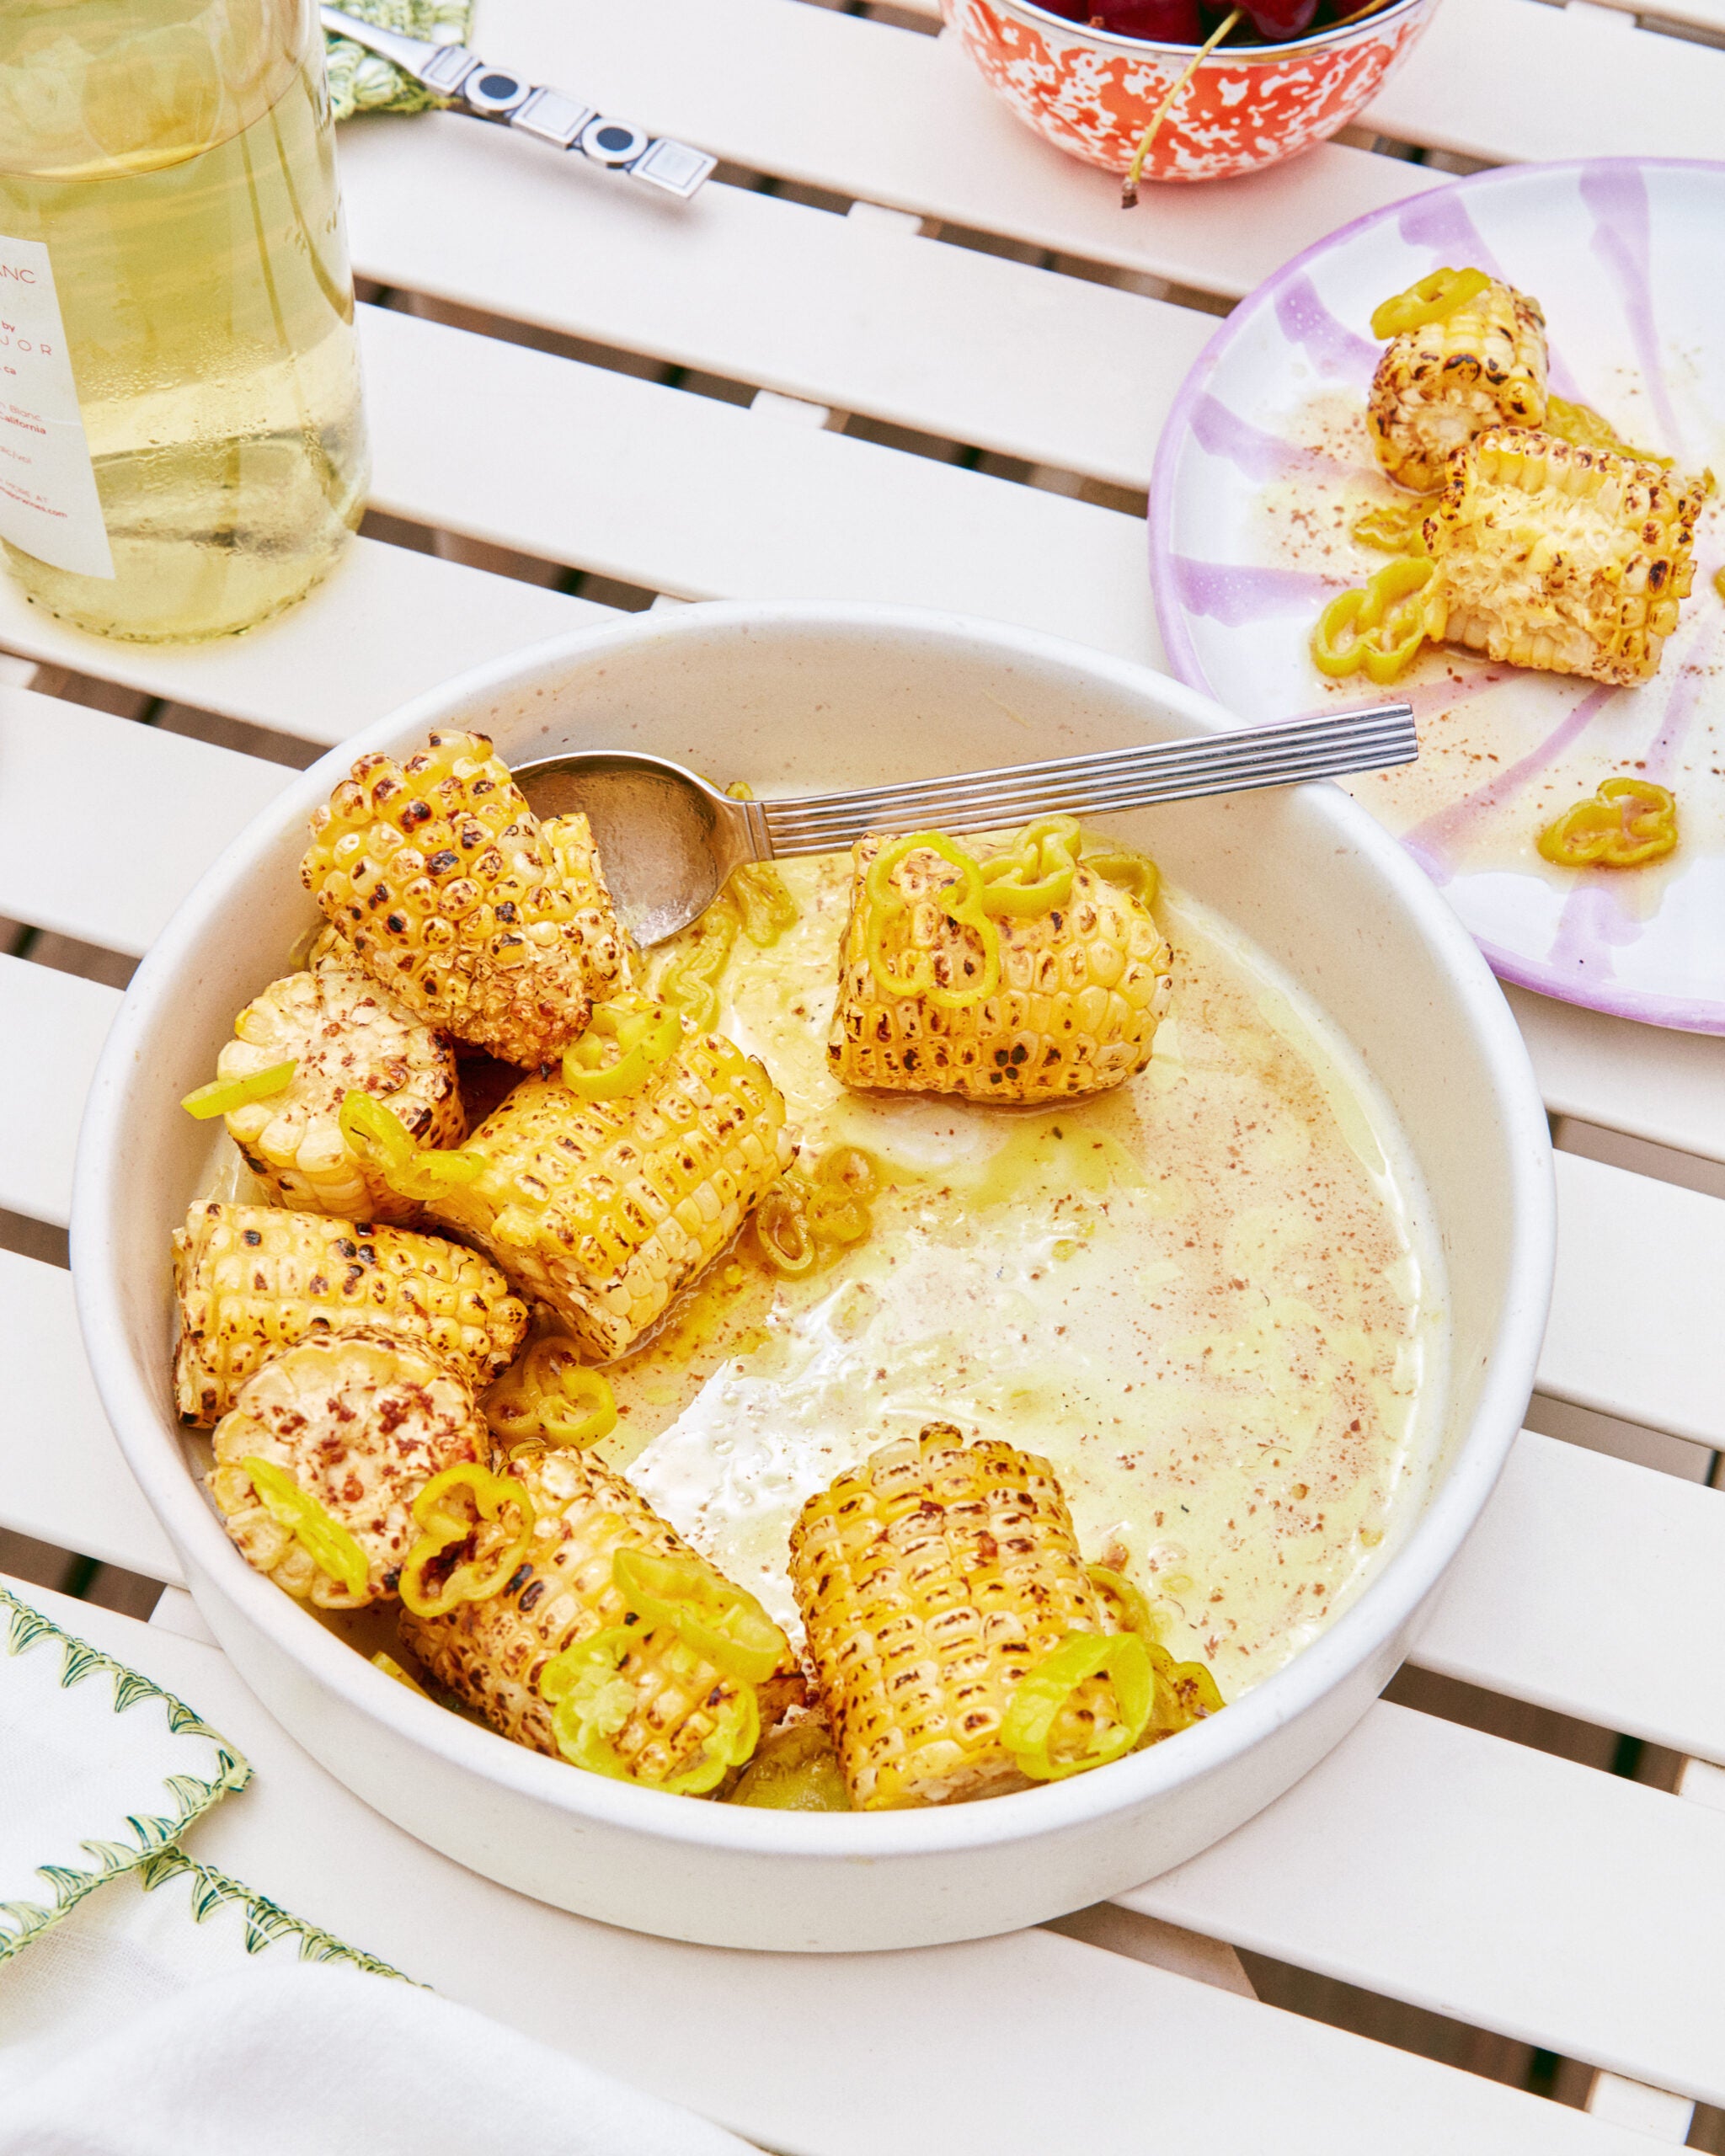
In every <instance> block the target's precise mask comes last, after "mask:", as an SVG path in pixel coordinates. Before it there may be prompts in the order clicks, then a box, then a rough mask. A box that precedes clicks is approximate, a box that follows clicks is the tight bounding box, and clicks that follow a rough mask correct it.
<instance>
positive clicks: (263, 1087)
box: [179, 1061, 300, 1123]
mask: <svg viewBox="0 0 1725 2156" xmlns="http://www.w3.org/2000/svg"><path fill="white" fill-rule="evenodd" d="M299 1067H300V1066H299V1064H298V1062H297V1061H295V1062H293V1063H272V1064H271V1065H270V1068H269V1069H268V1070H254V1071H253V1072H252V1073H251V1074H250V1075H248V1076H247V1077H244V1078H212V1079H211V1081H210V1083H209V1084H208V1085H207V1086H198V1087H197V1088H196V1089H195V1091H192V1092H190V1093H188V1094H187V1095H186V1097H185V1098H184V1100H183V1101H182V1102H180V1104H179V1105H180V1106H181V1107H183V1108H184V1110H185V1112H186V1113H187V1114H188V1115H195V1117H196V1118H197V1119H198V1121H199V1122H200V1123H209V1122H211V1120H213V1118H215V1117H216V1116H218V1115H232V1113H233V1112H234V1110H235V1109H236V1108H243V1107H245V1106H246V1104H247V1102H249V1101H267V1100H268V1099H269V1098H270V1096H271V1095H272V1094H274V1093H285V1092H286V1091H287V1089H288V1087H289V1086H291V1085H292V1083H293V1074H294V1073H295V1071H296V1070H298V1069H299Z"/></svg>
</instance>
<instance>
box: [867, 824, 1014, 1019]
mask: <svg viewBox="0 0 1725 2156" xmlns="http://www.w3.org/2000/svg"><path fill="white" fill-rule="evenodd" d="M921 852H927V853H932V854H934V855H936V856H937V857H938V858H939V859H940V860H942V861H944V862H946V863H947V864H948V867H953V868H956V869H957V870H958V872H959V883H960V884H962V885H963V887H964V888H963V892H962V895H960V896H959V897H958V898H957V899H956V900H955V899H954V896H953V893H954V886H953V885H952V884H950V883H948V885H947V886H946V888H945V889H943V890H941V891H939V892H936V893H933V894H931V896H932V899H933V902H934V904H935V905H937V906H938V907H939V908H940V910H941V911H942V912H943V913H944V914H945V915H946V916H947V918H948V921H953V922H955V923H956V924H957V925H958V926H959V927H961V928H969V929H970V930H972V931H974V932H975V936H976V938H977V940H978V942H980V944H981V946H982V978H981V979H980V981H979V982H977V983H976V985H975V986H974V987H970V988H943V987H942V986H941V985H939V984H938V983H937V981H936V979H935V978H934V961H933V959H932V957H931V956H930V955H929V953H927V951H917V952H913V953H911V955H910V957H909V959H908V961H907V963H906V964H905V969H904V970H903V971H902V972H897V971H895V969H894V968H893V967H892V966H891V965H890V964H889V962H888V959H887V955H886V948H885V943H884V937H885V934H886V931H887V928H888V926H889V924H890V923H891V922H892V921H895V919H896V918H897V917H898V915H900V914H905V913H909V912H910V911H911V900H910V899H907V898H906V897H905V894H904V893H903V892H902V891H899V890H895V889H894V888H893V883H892V873H893V871H894V870H895V868H896V867H898V866H899V864H900V862H903V861H905V860H907V859H908V858H909V857H910V856H911V854H913V853H921ZM984 889H985V886H984V883H983V877H982V869H981V867H980V864H979V863H978V862H975V861H973V860H972V859H971V857H970V856H969V854H968V853H963V852H961V851H959V848H958V847H957V846H954V845H953V842H952V841H951V840H950V839H949V838H945V837H943V835H941V833H940V832H938V831H915V832H913V833H912V834H911V836H910V837H909V838H902V839H895V840H894V841H893V842H892V844H891V845H890V846H883V847H882V849H881V851H879V853H878V854H876V855H875V857H874V858H873V861H872V862H870V863H869V864H868V878H867V879H866V882H865V884H864V890H865V894H866V895H867V898H868V926H867V928H866V929H865V931H864V933H863V948H864V952H865V953H866V955H867V957H868V968H869V971H870V972H871V973H872V974H873V976H874V979H875V981H876V984H877V985H879V987H880V988H882V989H883V990H885V992H886V993H887V995H919V996H921V997H922V998H924V999H925V1001H927V1002H930V1003H932V1004H934V1005H936V1006H937V1007H938V1008H940V1009H941V1010H943V1011H962V1010H966V1009H968V1008H969V1006H971V1005H972V1004H975V1003H983V1002H985V1001H987V999H988V998H989V997H990V996H991V995H993V994H994V992H995V990H996V989H997V988H998V987H999V986H1000V985H1001V936H1000V931H999V930H998V929H997V928H996V926H995V925H994V923H993V922H992V921H991V920H990V919H989V917H988V915H987V914H986V913H985V912H984V910H983V907H982V894H983V890H984Z"/></svg>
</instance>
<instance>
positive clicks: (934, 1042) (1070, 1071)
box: [827, 838, 1173, 1101]
mask: <svg viewBox="0 0 1725 2156" xmlns="http://www.w3.org/2000/svg"><path fill="white" fill-rule="evenodd" d="M880 845H881V841H879V839H877V838H866V839H863V840H861V841H859V842H858V844H857V847H856V850H855V852H854V854H853V857H852V858H853V861H854V863H855V873H854V879H853V881H852V889H851V915H850V919H849V921H848V922H847V923H846V928H845V934H844V939H843V941H842V942H841V944H840V947H839V995H838V1003H837V1006H836V1008H835V1010H834V1012H833V1023H832V1032H831V1034H830V1038H829V1040H828V1043H827V1055H828V1059H829V1060H830V1063H831V1065H832V1068H833V1070H835V1071H836V1074H837V1075H838V1076H839V1077H840V1078H841V1079H842V1080H843V1081H844V1082H845V1083H846V1085H847V1086H883V1087H890V1088H894V1089H897V1090H900V1091H909V1092H921V1093H964V1094H966V1095H968V1096H969V1097H970V1098H971V1099H972V1100H979V1101H1054V1100H1061V1099H1065V1098H1067V1097H1070V1096H1071V1095H1074V1094H1080V1093H1096V1092H1101V1091H1103V1090H1105V1089H1106V1088H1107V1087H1108V1086H1118V1085H1119V1083H1120V1082H1121V1081H1122V1080H1123V1079H1126V1078H1130V1077H1131V1076H1132V1075H1133V1074H1134V1073H1135V1071H1139V1070H1143V1068H1144V1066H1145V1065H1146V1064H1147V1063H1148V1062H1149V1061H1150V1058H1151V1050H1152V1048H1153V1047H1154V1045H1155V1041H1156V1022H1157V1020H1158V1019H1159V1018H1160V1017H1161V1016H1162V1012H1163V1011H1165V1010H1166V1009H1167V1004H1168V998H1169V995H1171V993H1172V978H1171V975H1172V966H1173V957H1172V953H1171V952H1170V951H1169V948H1168V946H1167V942H1165V941H1164V939H1163V937H1162V931H1161V930H1160V929H1159V928H1158V927H1157V926H1156V921H1155V917H1154V916H1153V915H1152V914H1151V911H1150V909H1149V907H1148V906H1146V905H1144V904H1142V903H1141V901H1140V900H1139V899H1136V898H1135V897H1133V896H1132V895H1131V894H1130V893H1129V892H1127V891H1124V890H1122V889H1119V888H1118V887H1117V886H1116V885H1115V884H1113V883H1108V882H1107V881H1105V880H1104V879H1103V878H1102V877H1100V876H1098V875H1097V874H1096V873H1094V871H1093V870H1092V869H1090V868H1087V867H1086V866H1085V865H1084V863H1083V862H1079V864H1078V867H1077V871H1076V876H1075V878H1074V879H1073V884H1072V895H1071V899H1070V900H1069V901H1068V902H1067V904H1065V905H1063V906H1056V907H1055V908H1054V909H1053V910H1052V911H1050V912H1048V913H1044V914H1041V915H1032V916H1025V917H1023V918H1016V919H1015V918H1013V917H1012V916H1011V915H1008V916H1007V917H1005V918H1003V919H1001V921H999V923H998V924H997V925H998V928H999V932H1000V943H1001V985H1000V987H999V989H998V990H997V991H996V994H994V995H991V996H989V997H988V998H987V999H986V1000H985V1001H983V1002H980V1003H975V1004H969V1005H966V1006H961V1007H959V1008H957V1009H948V1008H945V1007H943V1006H941V1005H939V1004H937V1003H934V1002H932V1001H928V1000H927V999H926V998H925V997H922V996H920V995H894V994H892V993H891V992H890V991H889V990H886V989H885V988H884V987H883V986H882V985H881V984H880V983H879V981H878V980H877V979H876V978H875V975H874V972H873V968H872V966H871V965H870V963H869V959H868V950H867V942H868V910H869V900H868V893H867V889H866V879H867V877H868V865H869V863H870V862H872V861H873V859H874V857H875V856H876V854H877V853H878V852H879V851H880ZM950 874H951V872H950V870H949V869H948V867H946V865H945V864H944V863H943V862H942V861H941V860H940V858H939V857H938V856H937V855H936V854H934V853H932V852H929V851H919V852H916V853H912V854H911V855H909V856H908V857H906V859H905V861H903V862H901V863H900V866H899V867H897V869H895V871H894V873H893V883H894V884H895V886H896V888H897V889H898V890H899V891H900V892H901V893H902V894H904V895H905V897H906V898H908V899H911V901H912V903H911V905H910V907H909V908H908V909H907V910H905V912H903V913H900V914H899V915H895V919H894V921H893V923H892V925H891V926H890V928H889V931H888V940H887V942H886V945H885V948H886V951H887V955H888V956H889V958H890V959H891V960H892V961H893V962H894V963H895V965H901V964H902V963H903V961H904V958H905V956H906V955H907V954H911V955H914V954H916V953H927V954H928V955H929V957H930V958H932V963H933V978H934V979H935V980H936V982H937V983H939V984H941V985H952V986H962V985H964V979H965V969H966V967H967V964H971V963H975V952H976V948H977V944H976V938H975V933H974V931H972V930H971V929H969V928H968V927H966V926H963V925H961V924H959V922H956V921H952V920H950V919H948V916H947V915H945V914H944V913H943V911H942V910H941V909H940V907H939V906H938V905H936V904H935V903H934V899H935V897H936V895H937V894H938V893H939V892H940V891H941V890H942V889H943V887H944V886H945V885H946V883H948V881H949V880H950Z"/></svg>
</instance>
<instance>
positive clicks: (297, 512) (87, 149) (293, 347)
mask: <svg viewBox="0 0 1725 2156" xmlns="http://www.w3.org/2000/svg"><path fill="white" fill-rule="evenodd" d="M365 486H366V437H365V427H364V422H363V419H362V416H361V411H360V378H359V361H358V354H357V351H356V349H355V337H354V312H353V281H352V278H351V275H350V271H349V269H348V262H347V250H346V243H345V241H344V236H343V232H342V224H341V205H340V199H339V195H338V193H337V189H336V182H335V168H334V139H333V130H332V128H331V125H330V120H329V107H328V94H327V92H326V88H325V84H324V77H323V37H322V34H321V32H320V30H319V29H318V20H317V11H316V8H315V5H314V4H313V0H5V4H4V5H3V6H0V541H3V542H4V544H5V551H6V557H7V561H8V566H9V568H10V569H11V571H12V574H13V576H14V577H15V578H16V579H18V581H19V583H20V584H23V586H24V590H25V591H26V593H27V594H28V595H29V597H30V599H31V600H34V601H35V603H37V604H38V605H40V606H43V607H44V608H45V609H46V610H48V611H50V612H51V613H54V614H56V615H58V616H61V617H62V618H63V619H65V620H67V621H69V622H76V623H77V624H78V625H79V626H80V627H84V628H88V629H93V630H95V631H98V632H100V633H103V634H105V635H109V636H118V637H127V638H137V639H142V640H144V641H149V642H162V641H169V640H177V639H197V638H209V637H218V636H224V635H227V634H230V633H231V632H233V631H235V630H238V629H243V628H247V627H250V626H251V625H252V624H253V623H254V622H261V621H264V620H265V619H267V618H268V617H269V616H270V615H272V614H275V613H276V612H278V611H280V609H281V608H282V607H284V606H290V605H291V603H292V602H293V601H294V600H296V599H298V598H299V597H300V596H301V595H302V594H303V593H304V592H306V591H307V590H309V589H310V587H311V586H312V584H314V583H315V582H316V581H317V580H318V578H319V577H320V576H322V575H323V574H324V572H325V571H326V570H327V569H328V568H329V566H330V565H331V563H333V562H334V559H335V558H336V555H337V553H338V552H339V549H340V547H341V546H342V544H343V542H344V539H345V537H346V534H347V532H348V531H349V530H350V528H351V527H352V526H354V525H355V524H357V522H358V521H359V517H360V510H361V508H362V506H363V499H364V493H365Z"/></svg>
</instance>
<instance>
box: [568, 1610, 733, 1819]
mask: <svg viewBox="0 0 1725 2156" xmlns="http://www.w3.org/2000/svg"><path fill="white" fill-rule="evenodd" d="M642 1636H643V1635H642V1630H641V1627H640V1626H639V1625H612V1626H611V1627H610V1629H609V1630H606V1631H603V1632H595V1633H594V1635H593V1636H592V1637H591V1638H590V1639H586V1640H582V1641H579V1643H578V1644H577V1645H576V1646H572V1647H565V1648H564V1649H563V1652H562V1653H561V1654H559V1655H556V1656H554V1657H553V1658H552V1660H551V1661H549V1662H547V1664H546V1665H545V1667H544V1668H543V1669H542V1671H541V1672H540V1673H539V1690H540V1694H541V1696H542V1698H543V1699H545V1700H547V1701H548V1702H549V1703H550V1706H551V1733H552V1735H553V1737H554V1738H555V1739H556V1741H557V1748H558V1751H559V1752H561V1753H562V1754H563V1758H565V1759H567V1760H568V1761H569V1764H570V1765H571V1766H574V1767H585V1769H587V1771H588V1772H589V1773H590V1774H609V1775H610V1776H611V1778H612V1780H616V1781H635V1782H640V1783H643V1784H644V1785H646V1786H647V1787H649V1788H654V1789H661V1790H665V1791H666V1792H667V1794H669V1795H670V1796H705V1795H706V1794H707V1792H708V1790H711V1789H716V1788H717V1787H718V1784H719V1783H720V1782H722V1781H723V1780H724V1778H725V1776H726V1774H729V1772H730V1770H731V1769H732V1768H733V1767H738V1766H740V1765H741V1764H742V1763H743V1762H744V1760H745V1759H746V1758H748V1757H749V1755H750V1753H751V1752H753V1751H754V1749H755V1748H756V1745H757V1744H758V1743H759V1742H760V1741H761V1705H760V1702H759V1701H758V1700H756V1696H755V1689H754V1687H753V1686H752V1685H749V1684H745V1685H743V1686H741V1687H740V1689H739V1690H738V1691H736V1692H735V1693H734V1694H733V1695H732V1696H731V1698H729V1700H726V1701H725V1702H724V1705H723V1706H722V1707H721V1708H720V1709H719V1710H718V1715H717V1716H715V1718H714V1726H713V1734H712V1736H711V1737H708V1740H707V1742H706V1744H705V1745H704V1746H703V1748H702V1751H701V1753H700V1755H699V1757H698V1758H697V1759H696V1760H695V1761H694V1763H693V1764H692V1765H691V1766H688V1767H686V1768H684V1769H682V1771H681V1773H679V1774H671V1775H669V1776H667V1778H666V1779H665V1780H663V1781H660V1782H653V1781H649V1779H648V1777H647V1776H645V1775H644V1774H633V1773H632V1772H631V1771H630V1768H629V1763H628V1760H627V1759H626V1758H624V1757H623V1755H622V1753H620V1752H619V1751H618V1750H617V1742H616V1739H617V1733H618V1732H619V1731H620V1730H621V1729H622V1726H623V1725H624V1723H625V1722H627V1721H628V1719H629V1716H631V1715H632V1714H633V1712H634V1710H635V1687H634V1685H633V1684H632V1683H631V1682H630V1681H629V1679H628V1678H627V1677H626V1676H624V1675H623V1674H622V1668H623V1664H624V1663H625V1662H627V1661H628V1657H629V1656H630V1655H631V1654H632V1653H633V1652H634V1650H635V1649H636V1648H637V1647H638V1646H639V1645H640V1644H641V1640H642Z"/></svg>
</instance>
